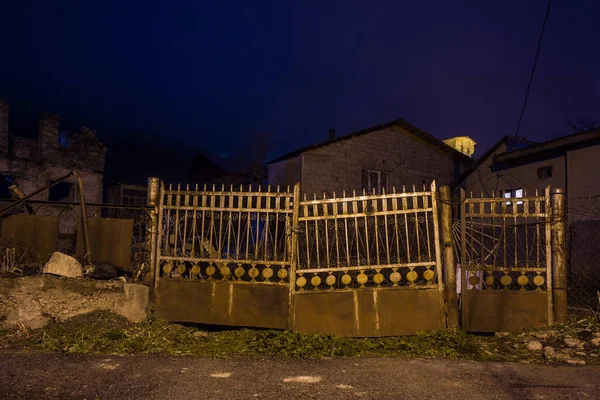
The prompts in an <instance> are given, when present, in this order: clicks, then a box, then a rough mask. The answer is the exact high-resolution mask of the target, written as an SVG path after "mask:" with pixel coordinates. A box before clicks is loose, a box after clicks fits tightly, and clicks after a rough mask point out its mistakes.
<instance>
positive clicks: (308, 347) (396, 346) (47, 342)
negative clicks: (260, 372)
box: [0, 312, 600, 363]
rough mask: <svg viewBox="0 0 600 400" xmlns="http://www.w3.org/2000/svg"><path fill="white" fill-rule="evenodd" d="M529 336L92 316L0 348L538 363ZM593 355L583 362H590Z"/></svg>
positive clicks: (553, 339) (11, 337)
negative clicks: (377, 334)
mask: <svg viewBox="0 0 600 400" xmlns="http://www.w3.org/2000/svg"><path fill="white" fill-rule="evenodd" d="M548 329H552V331H553V332H554V333H553V334H552V335H549V337H548V338H546V339H544V340H543V342H544V346H547V345H552V346H553V347H554V346H556V347H559V345H561V344H562V343H563V338H564V337H565V336H573V337H575V335H576V334H577V333H580V332H581V331H582V330H584V329H585V330H590V331H593V332H600V325H599V324H598V321H597V320H596V319H584V320H579V321H571V322H570V323H569V324H566V325H563V326H554V327H551V328H546V330H548ZM535 334H536V332H535V331H534V332H529V333H524V334H521V335H508V336H503V337H495V336H492V335H487V336H482V335H471V334H467V333H465V332H463V331H461V330H433V331H426V332H421V333H419V334H417V335H414V336H403V337H386V338H340V337H334V336H329V335H319V334H314V335H302V334H298V333H295V332H290V331H281V330H261V329H231V328H229V329H227V328H224V329H223V330H215V331H207V330H204V329H201V328H200V327H198V326H186V325H180V324H174V323H168V322H165V321H161V320H157V319H154V318H149V319H147V320H145V321H143V322H140V323H137V324H134V323H130V322H128V321H127V320H126V319H125V318H123V317H120V316H118V315H115V314H111V313H108V312H97V313H92V314H86V315H81V316H78V317H75V318H72V319H70V320H68V321H66V322H63V323H53V324H51V325H49V326H48V327H46V328H44V329H38V330H33V331H28V330H26V329H24V328H20V329H15V330H5V331H0V343H2V344H4V347H6V348H24V349H36V350H44V351H57V352H67V353H84V354H136V353H153V354H168V355H191V356H204V357H218V358H224V357H240V356H255V357H260V356H268V357H287V358H322V357H361V356H369V357H420V358H455V359H468V360H480V361H531V362H546V361H545V360H544V358H543V355H542V353H541V352H532V351H530V350H528V349H527V342H528V341H529V340H537V339H536V338H535V336H534V335H535ZM587 351H588V352H589V353H590V357H592V354H597V355H598V354H600V350H599V349H595V348H588V350H587ZM598 358H599V357H596V358H593V359H591V363H594V360H596V361H597V360H598Z"/></svg>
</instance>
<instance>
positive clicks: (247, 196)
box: [157, 183, 293, 284]
mask: <svg viewBox="0 0 600 400" xmlns="http://www.w3.org/2000/svg"><path fill="white" fill-rule="evenodd" d="M292 198H293V192H290V188H289V187H288V188H287V189H286V190H283V191H282V190H280V188H279V187H277V188H276V190H274V191H271V188H270V187H269V188H268V189H267V190H266V191H262V190H261V187H260V186H257V187H252V186H250V187H248V188H247V190H244V188H243V187H238V188H234V187H233V186H231V187H229V188H227V189H226V188H225V186H222V187H221V188H220V189H217V188H216V187H215V186H212V188H211V189H208V188H207V187H206V186H204V188H202V189H201V190H200V189H199V188H198V186H197V185H196V187H195V188H190V186H189V185H186V186H185V187H184V188H182V187H181V186H180V185H178V186H177V187H176V188H173V186H172V185H169V187H168V188H165V186H164V183H161V195H160V204H159V213H158V226H159V231H158V238H157V240H158V248H159V251H158V254H157V257H158V265H159V271H158V275H159V277H163V278H183V279H191V280H219V281H224V280H225V281H231V282H234V283H260V284H287V283H288V282H289V273H290V251H291V241H290V238H291V225H292V212H293V209H292Z"/></svg>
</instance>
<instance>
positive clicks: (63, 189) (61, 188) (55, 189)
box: [48, 182, 72, 201]
mask: <svg viewBox="0 0 600 400" xmlns="http://www.w3.org/2000/svg"><path fill="white" fill-rule="evenodd" d="M71 186H72V185H71V184H70V183H67V182H60V183H57V184H56V185H54V186H52V187H51V188H50V190H49V192H50V193H49V194H48V200H50V201H63V200H69V199H70V197H71Z"/></svg>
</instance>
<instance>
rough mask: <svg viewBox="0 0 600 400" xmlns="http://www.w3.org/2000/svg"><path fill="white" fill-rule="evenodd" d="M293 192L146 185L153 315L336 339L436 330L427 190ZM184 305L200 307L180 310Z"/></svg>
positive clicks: (433, 207)
mask: <svg viewBox="0 0 600 400" xmlns="http://www.w3.org/2000/svg"><path fill="white" fill-rule="evenodd" d="M299 190H300V187H299V185H296V186H295V187H294V190H293V191H292V190H290V188H287V189H285V190H281V188H279V187H278V188H273V189H272V188H270V187H267V188H266V190H262V189H261V187H260V186H258V187H248V188H247V189H246V188H244V187H239V188H234V187H229V188H225V187H224V186H222V187H221V188H220V189H218V188H217V187H215V186H213V187H212V188H208V187H206V186H204V187H203V188H199V187H198V186H195V187H190V186H188V185H186V186H185V187H182V186H180V185H178V186H177V187H173V186H172V185H169V186H168V187H166V186H165V185H164V183H162V182H159V181H158V180H157V179H155V180H152V183H151V185H150V191H151V193H150V195H149V199H150V202H151V204H153V205H154V206H155V210H154V212H153V213H154V214H152V216H151V218H152V220H153V221H155V226H156V229H155V230H154V234H153V239H152V240H153V243H155V248H156V253H155V255H154V265H155V267H156V269H155V287H156V291H157V312H158V314H159V316H161V317H163V318H166V319H169V320H174V321H184V322H186V321H187V322H202V323H217V324H228V325H248V324H250V325H252V326H262V327H275V328H289V329H295V330H297V331H300V332H321V333H335V334H339V335H344V336H357V335H363V336H382V335H390V334H392V335H393V334H406V333H414V332H417V331H419V330H423V329H432V328H442V327H444V326H445V325H444V317H443V312H442V308H443V300H442V279H441V258H440V247H439V234H438V226H437V224H438V221H437V218H438V216H437V200H436V195H437V194H436V187H435V183H433V184H432V185H431V187H429V188H426V189H425V188H424V189H423V190H422V191H417V190H415V188H413V191H412V192H408V191H406V190H405V189H403V190H402V192H396V191H395V190H394V191H393V192H392V193H389V194H385V193H384V194H381V195H377V194H375V193H373V194H367V193H362V194H359V195H357V194H356V193H353V194H352V196H348V197H346V196H345V194H343V196H342V197H340V198H336V197H333V198H323V199H313V200H308V199H306V198H305V199H304V200H301V198H300V192H299ZM398 289H420V290H398ZM314 295H316V297H315V296H314ZM191 298H196V299H202V301H203V303H202V304H203V305H202V306H200V305H198V306H191V307H184V306H183V304H186V303H188V301H189V300H191ZM402 303H406V304H407V305H406V306H405V307H404V308H403V310H404V311H403V312H400V313H398V312H396V311H395V310H398V304H402ZM325 304H331V305H333V306H332V307H327V306H324V305H325ZM414 308H418V309H420V310H421V314H422V316H421V317H420V318H414V312H415V310H414ZM336 321H338V322H339V323H338V322H336Z"/></svg>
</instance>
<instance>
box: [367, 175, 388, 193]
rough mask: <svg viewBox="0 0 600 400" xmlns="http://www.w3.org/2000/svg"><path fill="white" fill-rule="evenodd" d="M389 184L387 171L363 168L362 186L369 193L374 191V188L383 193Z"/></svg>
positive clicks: (376, 191)
mask: <svg viewBox="0 0 600 400" xmlns="http://www.w3.org/2000/svg"><path fill="white" fill-rule="evenodd" d="M387 186H388V173H387V172H383V171H375V170H370V169H363V171H362V188H363V189H364V190H366V191H367V192H368V193H373V190H375V193H382V191H383V190H387Z"/></svg>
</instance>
